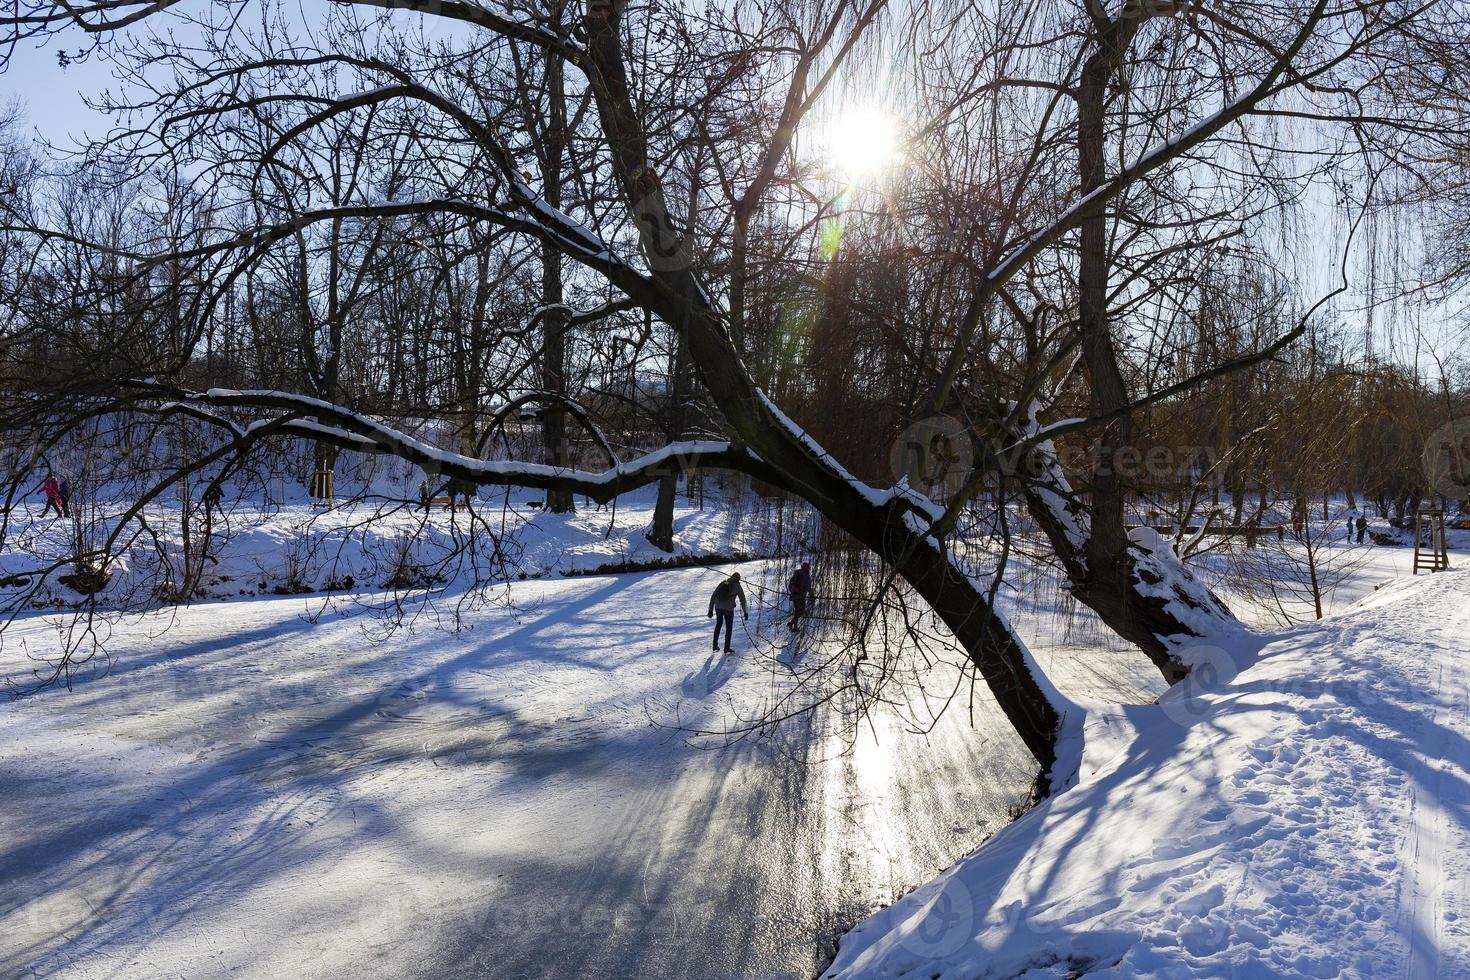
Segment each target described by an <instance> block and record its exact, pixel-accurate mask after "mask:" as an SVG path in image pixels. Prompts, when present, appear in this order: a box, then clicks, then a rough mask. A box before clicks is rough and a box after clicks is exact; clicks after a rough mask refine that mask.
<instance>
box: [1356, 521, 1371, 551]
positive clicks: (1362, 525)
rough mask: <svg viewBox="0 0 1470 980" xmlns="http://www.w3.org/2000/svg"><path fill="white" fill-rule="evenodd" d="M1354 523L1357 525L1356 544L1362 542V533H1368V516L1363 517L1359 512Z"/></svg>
mask: <svg viewBox="0 0 1470 980" xmlns="http://www.w3.org/2000/svg"><path fill="white" fill-rule="evenodd" d="M1356 523H1357V527H1358V544H1362V543H1363V535H1365V534H1367V533H1368V518H1366V517H1364V516H1363V515H1362V514H1359V515H1358V520H1357V522H1356Z"/></svg>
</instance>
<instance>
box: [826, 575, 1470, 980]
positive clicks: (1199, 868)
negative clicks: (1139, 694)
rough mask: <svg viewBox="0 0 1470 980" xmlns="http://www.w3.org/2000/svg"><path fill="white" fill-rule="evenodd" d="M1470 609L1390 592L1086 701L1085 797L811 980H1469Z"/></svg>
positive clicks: (934, 888)
mask: <svg viewBox="0 0 1470 980" xmlns="http://www.w3.org/2000/svg"><path fill="white" fill-rule="evenodd" d="M1467 594H1470V573H1465V572H1451V573H1448V574H1441V575H1436V576H1432V577H1426V578H1420V579H1413V580H1409V581H1406V582H1400V583H1396V584H1393V585H1390V586H1387V587H1385V588H1384V589H1382V590H1381V591H1379V592H1377V593H1375V594H1374V595H1372V596H1370V597H1368V598H1367V599H1365V600H1364V601H1363V602H1361V603H1359V605H1358V607H1357V608H1355V609H1354V610H1352V611H1350V612H1348V613H1346V614H1344V615H1341V616H1338V617H1334V618H1331V619H1328V620H1325V621H1322V622H1320V623H1317V624H1314V625H1312V626H1309V627H1303V628H1300V629H1298V630H1295V631H1292V632H1289V633H1282V634H1277V635H1276V636H1274V637H1269V638H1267V639H1266V641H1265V642H1264V645H1263V646H1261V647H1260V648H1259V649H1258V650H1251V649H1248V648H1247V647H1245V646H1244V645H1242V646H1241V647H1240V648H1239V649H1235V650H1232V651H1226V650H1221V649H1218V648H1212V649H1203V650H1200V651H1196V652H1197V653H1199V654H1200V657H1199V658H1197V659H1200V660H1202V661H1203V662H1205V663H1206V664H1208V666H1207V667H1206V668H1205V669H1202V670H1200V671H1198V672H1197V673H1196V675H1195V678H1194V679H1193V680H1192V681H1191V682H1189V683H1187V684H1186V685H1183V686H1182V687H1180V688H1176V689H1174V690H1172V691H1170V692H1169V693H1168V694H1166V695H1165V696H1164V698H1163V699H1162V700H1161V703H1160V704H1158V705H1155V706H1146V707H1139V706H1124V707H1111V708H1108V707H1104V706H1100V705H1098V706H1090V707H1089V712H1088V719H1089V720H1088V725H1089V728H1088V732H1087V737H1088V747H1087V757H1086V759H1085V760H1084V764H1083V768H1082V776H1081V778H1080V780H1079V784H1078V785H1077V786H1076V787H1074V788H1072V789H1070V790H1067V791H1066V792H1064V793H1062V794H1060V795H1059V796H1057V797H1055V798H1053V799H1052V800H1050V801H1049V802H1047V803H1046V804H1044V805H1042V806H1041V807H1038V808H1037V809H1035V810H1033V811H1032V812H1031V813H1029V814H1027V815H1026V816H1025V817H1023V818H1022V819H1021V820H1019V821H1017V822H1016V823H1014V824H1012V825H1011V826H1009V827H1007V828H1006V829H1005V830H1003V831H1002V832H1001V833H999V834H997V835H996V836H995V837H994V838H993V839H991V840H990V841H989V842H988V843H987V844H985V845H984V846H983V847H982V848H981V849H980V850H978V851H977V852H975V853H974V854H973V855H971V856H970V857H968V858H966V859H964V860H963V861H961V862H960V863H959V864H957V865H955V866H954V867H952V868H950V869H949V870H947V871H945V872H944V873H943V874H941V875H940V876H939V877H938V878H937V879H935V880H933V881H931V882H929V883H928V884H926V885H924V886H923V887H921V888H919V889H918V890H917V891H915V892H913V893H911V894H910V895H908V896H907V897H906V898H904V899H902V900H901V901H899V902H898V903H896V904H894V905H893V906H891V907H889V908H887V909H884V910H883V911H881V912H879V913H877V914H875V915H874V916H872V917H871V918H869V919H867V920H866V921H864V922H863V923H861V924H859V925H858V926H857V927H855V928H854V929H853V930H852V931H851V932H849V933H848V934H847V935H846V936H844V937H843V938H842V940H841V943H840V947H839V953H838V956H837V959H836V961H835V963H834V964H833V965H832V967H831V968H830V970H829V971H828V972H827V973H826V974H825V976H827V977H831V978H837V977H844V978H855V977H898V976H922V977H942V978H959V977H965V978H973V977H1015V976H1027V977H1043V976H1077V975H1084V974H1085V975H1089V976H1103V977H1122V976H1137V975H1162V976H1170V977H1186V976H1211V977H1218V976H1234V977H1280V976H1306V977H1336V976H1365V977H1379V976H1415V977H1448V976H1470V927H1467V919H1466V916H1467V914H1470V889H1467V885H1466V882H1467V881H1470V876H1467V871H1470V705H1467V694H1470V685H1467V681H1466V678H1465V676H1464V667H1463V659H1464V654H1465V640H1464V638H1465V636H1466V635H1467V634H1470V602H1467ZM1257 642H1258V643H1260V642H1262V641H1259V640H1258V641H1257Z"/></svg>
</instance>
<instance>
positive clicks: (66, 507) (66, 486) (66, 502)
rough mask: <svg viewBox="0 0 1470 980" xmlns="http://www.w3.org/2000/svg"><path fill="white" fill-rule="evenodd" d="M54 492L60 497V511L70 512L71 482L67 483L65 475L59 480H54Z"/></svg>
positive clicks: (63, 512)
mask: <svg viewBox="0 0 1470 980" xmlns="http://www.w3.org/2000/svg"><path fill="white" fill-rule="evenodd" d="M56 493H57V495H58V496H60V497H61V512H62V514H70V513H71V484H70V483H68V482H66V477H64V476H63V477H61V478H60V479H59V480H57V481H56Z"/></svg>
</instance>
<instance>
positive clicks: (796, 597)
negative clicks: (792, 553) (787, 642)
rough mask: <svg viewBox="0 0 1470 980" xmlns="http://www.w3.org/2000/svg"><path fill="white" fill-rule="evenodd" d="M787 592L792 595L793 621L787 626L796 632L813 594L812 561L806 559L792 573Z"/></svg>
mask: <svg viewBox="0 0 1470 980" xmlns="http://www.w3.org/2000/svg"><path fill="white" fill-rule="evenodd" d="M786 592H787V594H789V595H790V596H791V621H790V622H789V623H787V624H786V628H787V629H789V630H791V632H793V633H795V632H796V630H797V628H798V627H799V626H800V625H801V617H803V616H805V615H806V606H807V600H808V599H810V598H811V594H812V563H811V562H809V561H804V562H802V563H801V567H800V568H798V569H797V570H796V571H795V572H793V573H792V575H791V581H790V582H788V583H787V584H786Z"/></svg>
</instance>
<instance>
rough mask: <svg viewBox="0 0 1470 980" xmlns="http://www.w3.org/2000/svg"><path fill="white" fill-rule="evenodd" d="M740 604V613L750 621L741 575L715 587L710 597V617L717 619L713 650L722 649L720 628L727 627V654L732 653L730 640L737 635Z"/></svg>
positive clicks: (731, 577) (738, 574) (735, 575)
mask: <svg viewBox="0 0 1470 980" xmlns="http://www.w3.org/2000/svg"><path fill="white" fill-rule="evenodd" d="M737 601H738V602H739V603H740V611H741V612H742V613H744V615H745V618H746V619H750V610H749V608H747V607H746V605H745V590H744V589H742V588H741V587H740V573H739V572H736V573H735V574H734V575H731V576H730V577H729V578H727V579H725V581H723V582H721V583H720V584H719V585H717V586H715V591H714V593H713V594H712V595H711V596H710V597H709V615H710V616H714V617H716V618H715V642H714V645H713V646H712V647H711V649H714V650H718V649H719V648H720V627H721V626H724V627H725V652H726V653H729V652H730V639H731V638H732V637H733V636H734V635H735V603H736V602H737ZM717 614H718V615H717Z"/></svg>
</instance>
